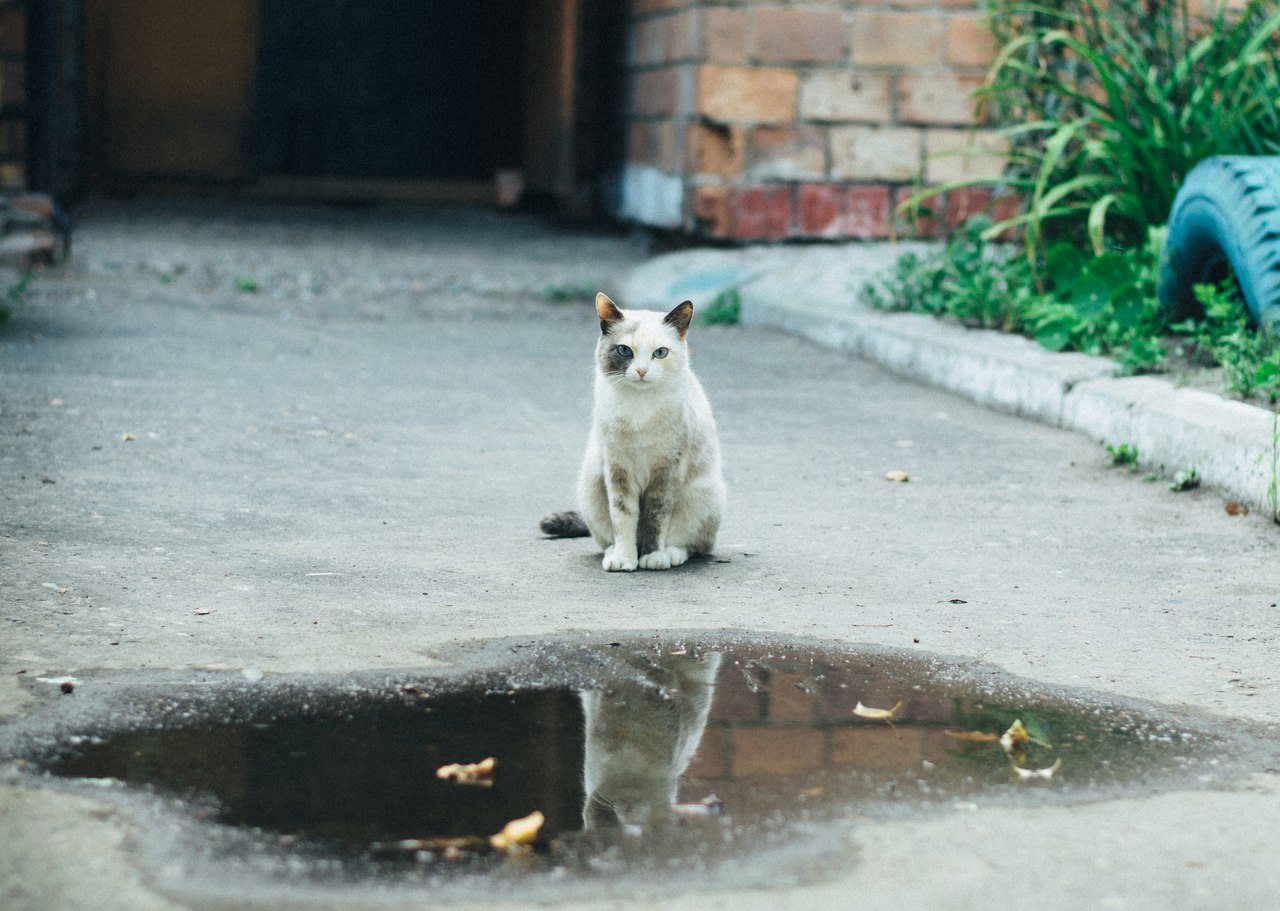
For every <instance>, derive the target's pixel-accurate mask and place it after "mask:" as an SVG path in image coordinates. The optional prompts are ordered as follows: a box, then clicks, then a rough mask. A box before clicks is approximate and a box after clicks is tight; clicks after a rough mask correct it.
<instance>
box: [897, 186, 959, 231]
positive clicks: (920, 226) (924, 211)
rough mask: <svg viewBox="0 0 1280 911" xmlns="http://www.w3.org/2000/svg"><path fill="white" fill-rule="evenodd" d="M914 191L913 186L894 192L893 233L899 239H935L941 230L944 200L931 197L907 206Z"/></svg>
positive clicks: (939, 197) (900, 188)
mask: <svg viewBox="0 0 1280 911" xmlns="http://www.w3.org/2000/svg"><path fill="white" fill-rule="evenodd" d="M916 190H917V188H916V187H914V186H910V187H898V188H897V189H895V190H894V192H893V213H894V221H893V224H894V233H895V234H896V235H898V236H900V237H918V238H920V239H921V240H927V239H928V238H931V237H937V236H939V234H940V233H941V230H942V222H941V221H940V219H939V215H940V214H941V211H940V210H941V209H942V207H944V206H945V205H946V200H944V199H942V197H941V196H933V197H931V198H926V199H923V200H921V201H919V202H917V203H915V204H913V205H910V206H907V205H906V203H907V200H909V199H911V197H912V196H914V195H915V193H916Z"/></svg>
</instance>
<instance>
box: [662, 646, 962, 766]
mask: <svg viewBox="0 0 1280 911" xmlns="http://www.w3.org/2000/svg"><path fill="white" fill-rule="evenodd" d="M848 679H849V678H848V677H847V676H846V675H845V674H843V673H840V674H824V673H822V669H821V668H816V669H815V668H813V667H808V666H807V667H805V668H804V669H803V670H798V669H789V668H787V667H786V666H785V664H784V663H782V662H771V663H770V668H769V669H764V668H753V667H751V666H750V665H748V666H746V667H745V668H739V667H737V666H730V667H725V668H722V669H721V671H720V674H719V676H718V679H717V681H716V691H715V698H714V701H713V702H712V704H711V713H710V715H709V718H708V721H707V727H706V730H705V731H704V732H703V735H702V742H701V744H700V745H699V748H698V752H697V755H696V756H695V757H694V760H693V762H692V763H691V764H690V766H689V768H688V770H687V771H686V777H687V778H689V779H690V780H692V781H695V782H698V783H699V784H703V785H713V783H727V782H736V781H747V780H750V779H757V778H761V777H767V776H773V775H786V776H792V775H802V774H804V773H807V772H817V771H822V770H839V769H847V768H853V767H857V768H858V769H861V770H867V771H877V770H883V771H891V770H908V769H913V768H914V769H918V768H920V766H921V763H922V762H924V761H925V760H928V761H932V762H937V761H939V760H940V759H941V758H942V755H943V752H944V749H945V747H946V746H947V745H948V742H947V741H948V738H947V737H946V735H945V734H944V733H943V731H944V729H945V728H947V727H949V726H952V725H953V724H954V718H953V706H952V702H951V699H950V698H949V697H930V696H926V695H923V694H921V693H920V692H914V691H908V692H901V691H900V690H899V689H894V688H893V685H892V684H888V683H886V682H885V680H884V678H883V676H882V675H878V674H875V673H874V672H873V671H871V672H869V673H868V677H867V681H868V682H867V683H866V685H865V686H861V687H858V686H854V685H847V684H846V683H845V681H847V680H848ZM899 699H903V700H904V701H903V704H902V707H901V708H900V709H899V710H898V711H897V712H896V713H895V715H894V725H893V727H890V726H889V725H887V724H885V723H884V722H883V721H871V720H867V719H864V718H858V717H857V716H855V715H854V714H853V709H854V706H855V705H857V704H858V702H859V701H861V702H863V703H865V704H867V705H873V706H876V707H878V708H889V707H891V706H892V705H893V704H894V703H896V702H897V701H898V700H899Z"/></svg>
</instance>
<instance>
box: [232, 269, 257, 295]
mask: <svg viewBox="0 0 1280 911" xmlns="http://www.w3.org/2000/svg"><path fill="white" fill-rule="evenodd" d="M234 284H235V288H236V290H237V291H242V292H244V293H245V294H254V293H256V292H257V291H258V290H259V288H260V285H259V284H258V280H257V279H256V278H254V277H253V276H252V275H251V274H249V273H247V272H246V273H245V274H243V275H237V276H236V279H235V282H234Z"/></svg>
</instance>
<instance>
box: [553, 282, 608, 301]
mask: <svg viewBox="0 0 1280 911" xmlns="http://www.w3.org/2000/svg"><path fill="white" fill-rule="evenodd" d="M601 287H603V285H602V284H601V283H599V282H564V283H561V284H558V285H547V287H545V288H543V289H542V299H543V300H544V301H546V302H547V303H549V304H568V303H579V302H581V301H589V300H593V299H594V298H595V296H596V289H597V288H601Z"/></svg>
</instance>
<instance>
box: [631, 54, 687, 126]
mask: <svg viewBox="0 0 1280 911" xmlns="http://www.w3.org/2000/svg"><path fill="white" fill-rule="evenodd" d="M634 78H635V87H636V91H635V112H636V114H638V115H640V116H652V115H666V116H672V115H674V114H675V113H676V108H677V105H678V103H679V98H680V73H679V71H678V70H677V69H676V68H675V67H670V66H669V67H664V68H662V69H660V70H645V71H643V72H640V73H637V74H636V75H635V77H634Z"/></svg>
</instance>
